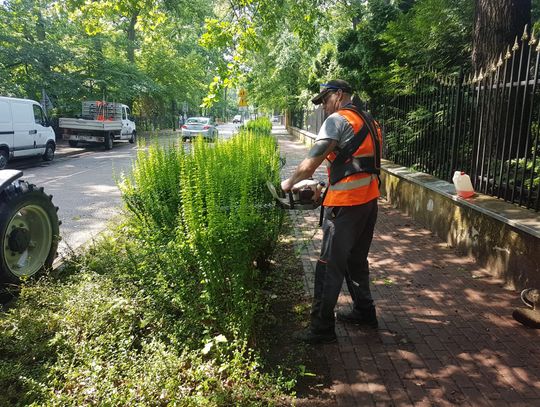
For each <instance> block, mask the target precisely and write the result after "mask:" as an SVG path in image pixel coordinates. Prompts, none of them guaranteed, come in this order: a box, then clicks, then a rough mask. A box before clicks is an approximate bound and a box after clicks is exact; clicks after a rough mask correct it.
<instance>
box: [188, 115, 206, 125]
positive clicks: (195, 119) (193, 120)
mask: <svg viewBox="0 0 540 407" xmlns="http://www.w3.org/2000/svg"><path fill="white" fill-rule="evenodd" d="M209 121H210V119H209V118H208V117H190V118H189V119H187V121H186V124H207V123H208V122H209Z"/></svg>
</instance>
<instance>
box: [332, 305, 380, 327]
mask: <svg viewBox="0 0 540 407" xmlns="http://www.w3.org/2000/svg"><path fill="white" fill-rule="evenodd" d="M337 319H338V321H342V322H346V323H349V324H353V325H358V326H360V327H367V328H373V329H376V328H378V327H379V322H378V321H377V313H376V311H375V307H371V308H367V309H365V310H361V311H360V310H354V309H353V310H352V311H350V312H338V313H337Z"/></svg>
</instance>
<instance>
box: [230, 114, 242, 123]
mask: <svg viewBox="0 0 540 407" xmlns="http://www.w3.org/2000/svg"><path fill="white" fill-rule="evenodd" d="M232 122H233V123H242V116H241V115H239V114H237V115H236V116H234V117H233V119H232Z"/></svg>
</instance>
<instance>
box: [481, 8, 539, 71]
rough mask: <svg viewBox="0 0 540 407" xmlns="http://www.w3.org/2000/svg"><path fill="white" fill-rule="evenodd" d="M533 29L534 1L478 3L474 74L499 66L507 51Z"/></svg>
mask: <svg viewBox="0 0 540 407" xmlns="http://www.w3.org/2000/svg"><path fill="white" fill-rule="evenodd" d="M525 25H528V27H529V31H530V26H531V0H476V10H475V16H474V33H473V47H472V64H473V69H474V71H476V72H478V71H479V70H480V68H483V69H484V70H485V69H486V68H487V67H488V66H489V65H491V64H493V63H496V62H497V60H498V59H499V56H500V55H501V53H502V52H503V51H506V48H507V47H508V46H512V44H514V41H515V39H516V36H517V37H518V38H521V35H522V34H523V30H524V28H525Z"/></svg>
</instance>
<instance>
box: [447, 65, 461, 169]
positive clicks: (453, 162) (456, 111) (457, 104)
mask: <svg viewBox="0 0 540 407" xmlns="http://www.w3.org/2000/svg"><path fill="white" fill-rule="evenodd" d="M462 89H463V69H460V70H459V77H458V83H457V89H456V95H455V101H454V103H455V105H454V106H455V107H454V112H453V113H454V125H453V128H452V151H451V155H450V171H449V173H450V176H452V171H455V170H456V166H457V137H458V134H457V133H458V129H459V127H460V126H459V123H460V120H461V105H462V102H461V101H462V98H461V93H462Z"/></svg>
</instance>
